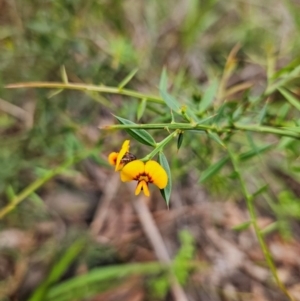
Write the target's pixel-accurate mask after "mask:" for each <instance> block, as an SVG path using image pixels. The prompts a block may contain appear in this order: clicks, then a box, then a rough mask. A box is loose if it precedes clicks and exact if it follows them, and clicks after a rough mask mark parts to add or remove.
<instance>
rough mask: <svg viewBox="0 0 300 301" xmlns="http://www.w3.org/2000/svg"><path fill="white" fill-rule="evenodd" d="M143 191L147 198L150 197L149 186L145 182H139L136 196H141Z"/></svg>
mask: <svg viewBox="0 0 300 301" xmlns="http://www.w3.org/2000/svg"><path fill="white" fill-rule="evenodd" d="M141 190H143V192H144V194H145V196H150V191H149V188H148V184H147V182H146V181H145V180H142V181H140V182H138V184H137V186H136V189H135V195H139V194H140V192H141Z"/></svg>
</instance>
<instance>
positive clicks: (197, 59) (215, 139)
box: [0, 0, 300, 300]
mask: <svg viewBox="0 0 300 301" xmlns="http://www.w3.org/2000/svg"><path fill="white" fill-rule="evenodd" d="M4 3H6V2H5V1H4ZM14 3H15V4H13V5H8V6H7V7H6V6H5V5H3V7H2V6H1V9H3V12H2V11H1V16H2V15H3V20H2V17H1V20H0V22H1V24H0V25H1V26H0V48H1V60H0V74H1V76H0V135H1V141H0V162H1V169H0V196H1V209H0V217H1V218H3V217H4V216H6V215H8V214H9V213H10V212H11V211H13V210H15V212H16V214H17V215H18V214H19V211H18V208H19V207H18V205H19V204H20V203H21V202H23V201H25V200H27V199H31V200H33V201H38V202H40V201H41V195H40V191H39V189H43V188H44V185H45V184H46V183H47V182H48V181H50V180H52V179H53V178H54V177H56V176H57V175H59V174H62V173H66V172H68V171H69V170H70V169H71V168H78V166H76V163H78V162H80V161H82V160H83V159H85V158H87V157H91V158H93V160H94V162H95V163H97V164H99V165H100V164H101V165H105V162H103V159H101V158H99V155H98V153H99V151H100V149H101V150H103V152H104V153H107V152H108V150H109V149H110V147H111V145H110V143H111V142H112V143H111V144H112V145H113V144H114V143H116V142H115V141H113V140H114V139H116V138H115V136H113V132H112V131H111V130H116V129H118V130H120V131H126V132H127V134H129V135H130V136H131V137H132V138H133V139H134V140H136V141H137V142H138V143H141V144H144V145H146V146H150V148H151V150H149V149H148V151H149V153H148V154H147V155H146V156H145V157H144V158H143V159H142V160H144V161H147V160H150V159H153V158H155V156H156V155H158V161H159V163H160V164H161V165H162V166H163V168H164V169H165V170H166V172H167V174H168V178H169V181H168V185H167V187H166V188H164V189H163V190H162V191H161V193H162V196H163V198H164V199H165V202H166V204H167V206H169V204H172V199H171V192H172V183H173V186H176V185H177V183H179V182H180V181H181V182H183V184H185V183H186V181H187V179H189V175H191V178H195V177H196V178H197V177H198V178H199V185H202V186H203V187H204V188H205V189H206V190H207V191H209V193H211V194H212V195H218V196H219V198H222V199H224V198H225V197H224V196H228V195H234V197H236V198H237V199H238V200H241V199H244V200H245V201H246V203H247V206H248V210H249V213H250V216H251V220H250V221H249V222H245V223H243V224H241V225H239V226H237V227H236V228H235V229H236V230H239V231H242V230H246V229H247V228H248V226H250V224H251V225H253V226H254V228H255V231H256V235H257V237H258V239H259V242H260V244H261V247H262V249H263V251H264V254H265V256H266V260H267V262H268V264H269V267H270V269H271V271H272V274H273V276H274V278H275V280H276V281H277V284H278V285H279V287H281V288H282V290H283V291H284V287H282V284H281V282H280V280H279V279H278V277H277V274H276V268H274V264H273V262H272V259H271V256H270V253H269V251H268V249H267V247H266V244H265V243H264V240H263V237H262V236H261V232H260V230H261V229H259V228H258V226H257V223H256V214H255V207H254V206H256V202H255V199H256V198H258V197H260V196H261V195H262V192H263V194H264V195H268V197H269V198H270V196H271V195H272V194H271V192H270V191H272V190H273V187H276V186H277V183H276V182H275V181H273V180H266V179H270V178H271V177H270V174H272V170H271V169H270V168H269V166H270V165H272V164H275V165H276V167H277V168H279V169H281V168H284V169H287V172H288V173H291V172H299V170H300V166H299V164H298V161H299V160H298V158H299V147H300V142H299V141H300V122H299V120H300V119H299V118H300V115H299V109H300V106H299V89H298V88H297V87H298V80H299V76H300V60H299V49H300V40H299V38H298V37H299V33H300V25H299V24H300V23H299V20H300V14H299V9H297V5H296V4H295V3H293V2H291V1H280V4H281V5H282V7H283V8H285V9H286V14H287V15H288V16H289V17H290V19H289V22H286V24H285V26H284V27H283V26H282V23H283V22H284V21H283V20H284V18H283V17H282V16H281V15H280V14H277V13H276V14H275V13H274V12H273V11H272V5H273V3H272V1H270V0H268V1H266V2H265V3H264V4H263V5H257V3H254V2H253V1H250V2H249V3H239V4H238V5H236V3H235V2H234V1H226V2H222V1H217V0H209V1H196V0H189V1H187V2H186V4H185V5H184V6H183V7H182V11H181V7H180V9H179V8H178V7H177V5H174V3H173V2H171V1H170V0H167V1H158V0H155V1H151V2H149V3H147V4H141V5H138V6H136V7H135V9H134V10H132V7H131V6H130V5H128V3H127V2H126V1H125V2H124V1H115V2H111V1H82V0H76V1H64V2H62V1H46V2H45V1H35V0H29V1H27V2H26V5H25V6H24V5H23V3H21V2H20V1H15V2H14ZM283 11H285V10H283ZM283 29H284V30H283ZM283 38H284V40H283ZM282 41H284V42H282ZM284 63H285V65H284ZM163 66H165V67H163ZM278 66H280V67H278ZM251 68H252V69H251ZM137 70H139V72H137ZM13 83H21V84H15V85H14V84H13ZM89 83H93V84H89ZM10 84H12V85H10ZM7 87H8V88H23V89H19V90H11V89H6V88H7ZM29 88H43V89H39V90H38V89H34V90H31V89H29ZM45 89H48V90H45ZM142 91H147V93H146V92H142ZM109 113H113V114H114V116H115V117H116V119H117V121H118V122H119V123H120V124H116V125H105V126H103V127H102V128H101V129H100V133H99V135H98V136H97V137H96V138H91V137H94V136H95V135H94V134H91V132H92V131H91V130H90V128H93V129H96V128H97V127H98V125H99V124H100V123H101V126H102V121H103V120H107V119H108V120H110V121H111V122H113V121H112V120H111V119H109V118H110V116H111V115H110V114H109ZM118 116H122V117H118ZM134 119H137V120H138V121H136V120H135V121H134ZM140 120H142V121H140ZM137 122H142V123H141V124H139V123H137ZM183 133H184V134H183ZM108 135H112V139H111V140H110V141H109V142H105V143H106V144H105V145H103V141H104V138H105V137H106V136H108ZM183 137H184V140H183ZM156 141H160V142H156ZM145 149H147V148H145ZM179 149H180V151H178V150H179ZM278 158H279V159H278ZM73 165H75V167H72V166H73ZM171 175H172V180H171ZM250 188H251V189H250ZM269 189H270V191H269ZM265 199H267V198H266V197H265ZM298 204H299V200H298V198H297V197H296V196H294V195H293V194H292V192H291V189H290V187H288V185H287V187H286V188H285V190H284V192H283V193H282V194H280V196H279V202H278V204H271V203H270V202H267V204H266V203H263V205H262V206H266V207H267V209H268V210H269V209H270V208H271V210H273V212H274V213H275V215H276V218H277V221H275V223H277V224H278V229H279V231H280V233H281V234H282V236H284V237H291V236H292V235H293V233H292V228H291V226H290V223H289V219H290V218H292V219H296V220H298V219H299V205H298ZM268 206H269V207H268ZM20 210H22V209H20ZM182 235H183V237H182V249H181V250H182V251H181V250H180V251H179V253H178V254H177V256H176V259H175V266H178V270H177V268H175V272H176V274H177V276H178V278H179V279H180V281H181V282H182V283H185V282H186V281H187V278H188V275H189V271H188V272H187V271H186V270H184V269H183V268H181V266H180V265H181V262H185V261H186V260H189V259H191V256H192V255H191V254H192V253H193V246H192V241H191V240H189V238H188V236H185V235H186V234H182ZM72 250H73V249H72V247H71V248H70V252H71V253H66V254H69V255H66V256H68V258H69V259H68V260H71V259H74V257H75V256H76V254H77V253H76V252H75V251H74V253H72V252H73V251H72ZM70 254H71V255H70ZM72 254H73V255H72ZM185 256H186V257H188V258H185ZM62 260H63V262H65V263H62V262H61V261H59V262H58V263H57V265H56V267H54V268H53V271H52V272H51V273H50V276H49V278H48V279H47V280H46V282H45V283H44V284H42V285H41V286H40V287H39V288H38V289H37V290H36V292H35V293H34V294H33V295H32V298H33V299H32V300H37V299H38V298H40V296H44V295H45V296H47V298H49V300H51V298H52V299H53V300H54V299H55V300H60V299H59V298H61V300H67V299H68V298H69V297H68V296H67V291H68V289H69V288H70V287H71V288H77V285H79V286H78V290H79V293H80V294H81V296H92V295H93V294H95V292H98V291H100V289H98V288H97V281H100V280H101V279H104V280H105V281H112V280H115V279H117V278H118V273H120V271H122V269H123V268H124V267H120V266H116V267H111V269H110V268H108V269H107V270H97V271H93V272H90V273H87V275H84V276H82V278H80V277H79V278H74V279H71V280H70V282H68V283H63V284H60V285H57V286H55V287H51V288H50V284H52V283H53V282H56V281H57V280H58V278H59V276H60V275H61V274H62V273H63V271H64V270H65V268H66V267H67V266H68V264H69V263H70V261H68V260H66V261H64V260H65V259H62ZM56 268H57V269H58V270H56ZM127 268H128V269H127ZM139 268H141V267H140V266H130V267H125V270H126V271H127V272H128V274H130V275H131V272H134V271H136V270H139ZM143 268H144V267H143ZM143 268H141V269H142V270H143ZM148 268H149V267H147V268H145V270H143V271H147V272H145V273H148V272H149V270H148ZM149 269H150V270H151V268H149ZM154 270H155V273H156V272H157V271H159V272H162V271H161V269H160V267H159V268H157V267H156V268H155V269H154ZM124 274H126V273H125V272H124ZM53 275H54V276H53ZM78 279H79V280H78ZM159 279H160V281H157V283H156V285H157V287H156V291H157V292H160V295H161V294H162V295H163V294H164V292H165V290H166V288H167V287H168V283H167V281H166V277H165V273H163V274H162V275H161V276H160V278H159ZM72 281H74V282H72ZM86 284H87V285H90V288H91V290H90V292H89V293H87V294H86V292H85V291H84V289H83V287H84V285H86ZM106 287H108V286H107V284H105V285H103V289H105V288H106ZM74 292H75V293H77V291H76V290H74ZM60 294H61V295H60ZM58 296H59V297H58ZM73 297H74V296H73ZM76 297H78V296H76ZM56 298H58V299H56Z"/></svg>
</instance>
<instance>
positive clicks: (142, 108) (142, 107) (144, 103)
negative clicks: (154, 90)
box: [137, 98, 147, 120]
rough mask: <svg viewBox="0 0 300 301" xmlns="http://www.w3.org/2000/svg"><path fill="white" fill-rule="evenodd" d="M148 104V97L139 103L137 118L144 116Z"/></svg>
mask: <svg viewBox="0 0 300 301" xmlns="http://www.w3.org/2000/svg"><path fill="white" fill-rule="evenodd" d="M146 106H147V99H146V98H143V99H142V101H141V102H140V103H139V105H138V109H137V120H140V119H141V118H142V117H143V115H144V112H145V109H146Z"/></svg>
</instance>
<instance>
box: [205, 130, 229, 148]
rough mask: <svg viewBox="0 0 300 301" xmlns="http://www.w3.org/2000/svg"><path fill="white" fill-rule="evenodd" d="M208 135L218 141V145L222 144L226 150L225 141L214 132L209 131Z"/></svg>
mask: <svg viewBox="0 0 300 301" xmlns="http://www.w3.org/2000/svg"><path fill="white" fill-rule="evenodd" d="M207 135H208V137H209V138H211V139H213V140H214V141H216V142H217V143H218V144H220V145H221V146H222V147H224V148H226V146H225V144H224V143H223V141H222V140H221V139H220V137H219V135H218V134H216V133H213V132H210V131H208V132H207Z"/></svg>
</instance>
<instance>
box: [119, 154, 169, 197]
mask: <svg viewBox="0 0 300 301" xmlns="http://www.w3.org/2000/svg"><path fill="white" fill-rule="evenodd" d="M121 180H122V181H123V182H129V181H138V183H137V186H136V189H135V195H138V194H139V193H140V192H141V190H143V192H144V194H145V195H146V196H150V191H149V188H148V183H153V184H154V185H156V186H157V187H158V188H160V189H163V188H165V187H166V186H167V183H168V176H167V173H166V171H165V170H164V169H163V168H162V166H161V165H160V164H159V163H157V162H156V161H153V160H150V161H148V162H146V163H144V162H142V161H140V160H134V161H132V162H130V163H128V164H126V165H125V166H124V168H123V169H122V170H121Z"/></svg>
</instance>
